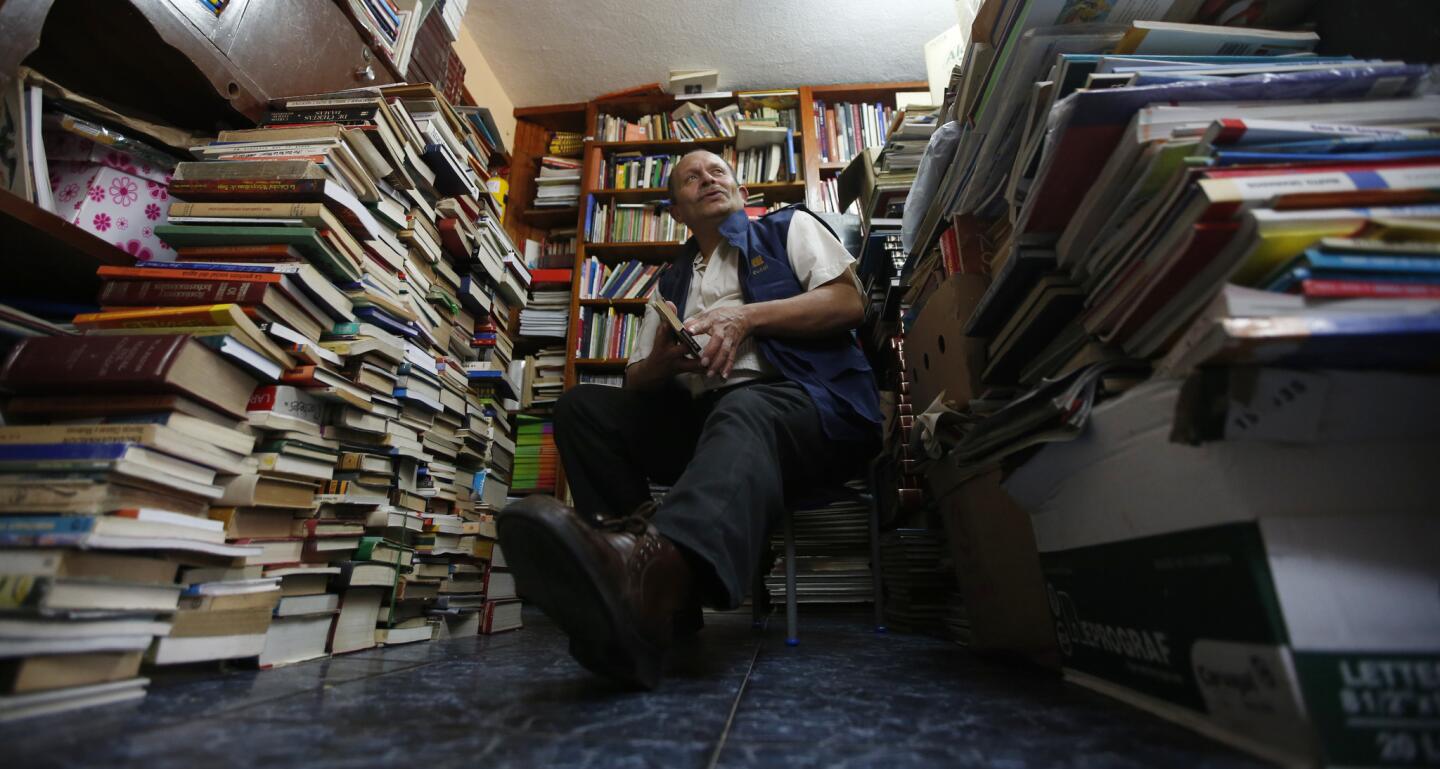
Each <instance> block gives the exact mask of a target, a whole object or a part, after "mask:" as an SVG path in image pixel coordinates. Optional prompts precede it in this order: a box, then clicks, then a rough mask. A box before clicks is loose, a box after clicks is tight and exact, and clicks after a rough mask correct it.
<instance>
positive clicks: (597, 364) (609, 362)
mask: <svg viewBox="0 0 1440 769" xmlns="http://www.w3.org/2000/svg"><path fill="white" fill-rule="evenodd" d="M627 362H628V361H627V360H626V359H625V358H576V359H575V367H576V368H588V369H601V370H608V371H624V370H625V364H626V363H627Z"/></svg>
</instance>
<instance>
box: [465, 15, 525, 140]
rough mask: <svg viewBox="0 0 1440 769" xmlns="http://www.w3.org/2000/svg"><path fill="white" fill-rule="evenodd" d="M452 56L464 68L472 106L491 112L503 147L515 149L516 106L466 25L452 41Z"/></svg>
mask: <svg viewBox="0 0 1440 769" xmlns="http://www.w3.org/2000/svg"><path fill="white" fill-rule="evenodd" d="M455 53H456V55H458V56H459V57H460V62H461V63H462V64H464V65H465V87H466V88H467V89H469V90H470V95H471V96H473V97H475V104H476V105H478V106H481V107H486V108H488V109H489V110H490V114H491V115H492V116H494V118H495V124H496V126H497V127H499V129H500V135H501V136H502V137H504V139H505V146H506V147H507V148H509V149H514V148H515V115H514V112H515V102H514V101H513V100H512V99H511V98H510V96H509V94H507V93H506V92H505V88H504V86H502V85H501V84H500V80H499V79H498V78H496V77H495V71H494V69H492V68H491V66H490V61H489V59H488V57H486V56H485V53H484V51H482V50H481V48H480V46H479V45H478V44H477V43H476V42H475V38H474V36H473V35H472V34H471V33H470V29H469V27H468V25H467V26H465V27H461V29H460V39H458V40H456V41H455Z"/></svg>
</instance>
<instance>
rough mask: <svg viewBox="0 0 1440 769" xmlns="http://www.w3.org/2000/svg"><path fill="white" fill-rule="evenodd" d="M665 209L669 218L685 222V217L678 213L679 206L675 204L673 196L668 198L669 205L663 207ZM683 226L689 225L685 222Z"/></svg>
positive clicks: (680, 222)
mask: <svg viewBox="0 0 1440 769" xmlns="http://www.w3.org/2000/svg"><path fill="white" fill-rule="evenodd" d="M665 210H666V211H669V212H670V218H671V219H674V220H675V221H676V222H677V223H679V224H685V218H684V217H683V216H682V215H681V214H680V206H677V205H675V200H674V199H673V198H672V199H671V200H670V205H668V206H666V207H665ZM685 226H686V227H689V226H690V225H688V224H685Z"/></svg>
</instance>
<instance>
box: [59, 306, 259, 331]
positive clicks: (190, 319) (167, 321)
mask: <svg viewBox="0 0 1440 769" xmlns="http://www.w3.org/2000/svg"><path fill="white" fill-rule="evenodd" d="M230 308H231V305H229V304H214V305H210V306H208V307H175V308H159V309H144V310H117V311H112V312H87V313H81V314H79V315H76V316H75V320H74V323H75V325H76V327H78V328H170V327H182V326H183V327H189V326H228V325H230V324H231V322H232V320H233V318H232V317H231V315H230Z"/></svg>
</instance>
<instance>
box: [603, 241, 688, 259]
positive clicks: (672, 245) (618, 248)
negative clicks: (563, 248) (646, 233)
mask: <svg viewBox="0 0 1440 769" xmlns="http://www.w3.org/2000/svg"><path fill="white" fill-rule="evenodd" d="M684 248H685V244H684V243H682V242H680V241H678V240H660V241H647V242H638V243H586V244H585V253H586V254H588V255H591V256H600V255H602V254H634V255H641V256H647V255H648V256H664V257H671V256H674V255H676V254H678V253H680V252H681V251H682V250H683V249H684Z"/></svg>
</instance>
